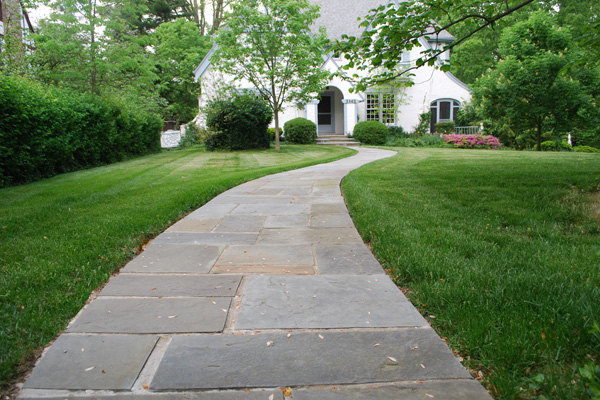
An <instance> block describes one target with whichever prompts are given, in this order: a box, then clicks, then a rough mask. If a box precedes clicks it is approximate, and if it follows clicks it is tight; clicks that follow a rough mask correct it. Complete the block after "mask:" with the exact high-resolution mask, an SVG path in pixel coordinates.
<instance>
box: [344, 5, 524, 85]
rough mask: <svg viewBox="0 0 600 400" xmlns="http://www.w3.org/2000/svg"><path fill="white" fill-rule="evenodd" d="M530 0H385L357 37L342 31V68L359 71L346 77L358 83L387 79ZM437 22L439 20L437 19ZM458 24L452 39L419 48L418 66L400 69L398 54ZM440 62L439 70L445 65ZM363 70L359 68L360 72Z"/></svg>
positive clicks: (433, 57)
mask: <svg viewBox="0 0 600 400" xmlns="http://www.w3.org/2000/svg"><path fill="white" fill-rule="evenodd" d="M532 3H534V0H488V1H483V2H482V1H479V0H463V1H460V2H457V1H455V0H407V1H401V2H389V4H384V5H382V6H380V7H379V8H377V9H374V10H372V11H371V13H370V14H369V15H367V16H366V17H365V19H364V21H363V22H362V25H363V26H364V27H366V30H365V32H364V34H363V35H362V36H361V37H359V38H356V37H348V36H343V37H342V40H341V41H339V42H338V43H337V50H338V51H340V52H341V53H344V54H345V57H346V59H348V61H349V62H348V63H347V64H346V65H345V66H344V68H345V69H348V70H350V69H356V70H358V71H359V73H356V74H354V75H353V76H351V77H350V78H352V79H355V80H356V81H357V88H358V89H359V90H364V89H366V88H367V87H370V86H374V85H377V84H381V83H384V82H389V81H391V80H394V79H397V78H399V77H400V76H407V75H408V74H410V71H411V70H413V69H415V68H419V67H421V66H423V65H426V64H428V65H435V63H436V60H437V58H438V56H439V55H440V54H442V53H443V52H445V51H448V50H450V49H452V48H453V47H455V46H458V45H460V44H461V43H463V42H465V41H467V40H468V39H469V38H471V37H472V36H474V35H475V34H476V33H478V32H481V31H483V30H485V29H486V28H488V27H490V26H494V25H495V24H497V23H498V22H499V21H501V20H503V19H504V18H506V17H507V16H509V15H511V14H513V13H515V12H516V11H518V10H521V9H523V8H525V7H526V6H528V5H530V4H532ZM433 21H436V22H439V23H440V24H437V23H436V22H433ZM458 28H460V29H461V35H460V36H458V37H457V40H456V41H455V42H453V43H451V44H440V46H434V47H433V48H431V49H426V50H424V51H422V53H421V57H420V58H419V59H417V60H416V65H415V66H413V67H410V68H402V67H401V60H402V57H401V56H402V53H403V52H404V51H405V50H411V49H413V48H415V47H419V46H421V43H420V40H421V38H423V37H425V38H429V39H432V40H435V39H436V37H438V35H439V34H440V33H441V32H443V31H444V30H454V31H457V29H458ZM449 68H450V67H449V65H443V66H442V69H444V70H447V69H449ZM361 71H362V72H367V73H366V74H365V73H360V72H361Z"/></svg>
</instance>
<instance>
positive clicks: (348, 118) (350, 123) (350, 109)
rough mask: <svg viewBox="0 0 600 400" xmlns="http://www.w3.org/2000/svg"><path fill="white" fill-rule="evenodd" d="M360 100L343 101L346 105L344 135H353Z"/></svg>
mask: <svg viewBox="0 0 600 400" xmlns="http://www.w3.org/2000/svg"><path fill="white" fill-rule="evenodd" d="M359 102H360V100H355V99H343V100H342V103H344V135H346V136H348V135H351V134H352V132H353V131H354V126H356V116H357V115H358V103H359Z"/></svg>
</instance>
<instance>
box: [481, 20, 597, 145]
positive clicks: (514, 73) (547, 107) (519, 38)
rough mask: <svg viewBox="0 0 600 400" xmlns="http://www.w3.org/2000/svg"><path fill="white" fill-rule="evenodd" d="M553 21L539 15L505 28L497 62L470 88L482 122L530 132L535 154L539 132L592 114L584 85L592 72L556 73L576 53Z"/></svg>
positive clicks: (590, 95)
mask: <svg viewBox="0 0 600 400" xmlns="http://www.w3.org/2000/svg"><path fill="white" fill-rule="evenodd" d="M554 22H555V20H554V19H552V18H551V17H549V16H548V15H547V14H546V13H543V12H540V13H535V14H533V15H532V16H531V17H530V19H529V20H528V21H526V22H522V23H518V24H516V25H515V26H514V27H512V28H509V29H507V30H506V31H505V32H504V33H503V35H502V37H501V41H500V55H501V57H502V58H501V60H500V61H499V62H498V64H497V66H496V68H495V69H493V70H490V71H489V72H488V73H487V74H486V75H485V76H484V77H482V78H481V79H479V80H478V81H477V82H476V84H475V85H474V88H473V100H474V103H475V105H476V107H477V108H478V110H479V111H480V112H481V113H482V115H483V116H484V117H486V118H491V119H494V120H504V121H506V122H507V123H508V124H509V125H510V126H511V127H512V128H513V130H523V131H527V130H534V131H535V138H536V143H537V150H541V142H542V135H543V133H544V131H545V130H546V131H547V130H549V129H555V130H558V131H562V132H566V131H568V130H570V129H572V128H573V127H574V126H578V125H579V126H580V125H582V124H585V122H586V120H587V118H582V117H583V116H584V115H585V114H590V113H591V114H594V111H593V109H594V106H593V104H594V97H593V95H594V93H592V92H590V87H591V86H590V84H591V83H594V82H597V81H598V73H597V71H594V73H593V74H591V75H590V74H586V75H587V76H583V75H580V76H576V75H573V74H565V73H562V71H563V70H564V68H565V66H566V65H568V63H569V62H570V60H571V59H572V58H574V57H577V54H576V53H575V52H574V51H573V50H570V49H569V46H570V45H571V44H572V38H571V35H570V33H569V32H568V31H567V30H565V29H560V28H557V27H556V26H555V25H554ZM580 78H585V79H586V80H587V81H588V82H587V84H585V83H584V82H582V80H581V79H580ZM593 86H595V87H597V83H594V85H593ZM595 113H597V111H596V112H595Z"/></svg>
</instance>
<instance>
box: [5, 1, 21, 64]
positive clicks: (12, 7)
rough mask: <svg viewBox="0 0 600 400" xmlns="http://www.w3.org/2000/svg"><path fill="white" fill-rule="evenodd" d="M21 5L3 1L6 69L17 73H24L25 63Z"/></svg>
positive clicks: (16, 2)
mask: <svg viewBox="0 0 600 400" xmlns="http://www.w3.org/2000/svg"><path fill="white" fill-rule="evenodd" d="M22 17H23V15H22V14H21V4H20V2H19V0H3V1H2V22H3V24H4V49H2V50H3V51H4V52H5V54H4V56H5V60H6V63H7V65H6V67H7V68H8V70H10V71H13V72H15V73H19V72H23V70H24V69H25V66H26V62H25V44H24V43H23V29H22V28H21V19H22Z"/></svg>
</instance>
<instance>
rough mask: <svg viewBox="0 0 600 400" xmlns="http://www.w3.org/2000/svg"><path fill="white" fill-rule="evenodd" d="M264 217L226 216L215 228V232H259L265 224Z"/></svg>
mask: <svg viewBox="0 0 600 400" xmlns="http://www.w3.org/2000/svg"><path fill="white" fill-rule="evenodd" d="M265 219H267V217H265V216H259V215H228V216H226V217H225V218H223V220H222V221H221V222H220V223H219V225H218V226H217V227H216V228H215V232H260V230H261V229H262V227H263V225H264V224H265Z"/></svg>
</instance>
